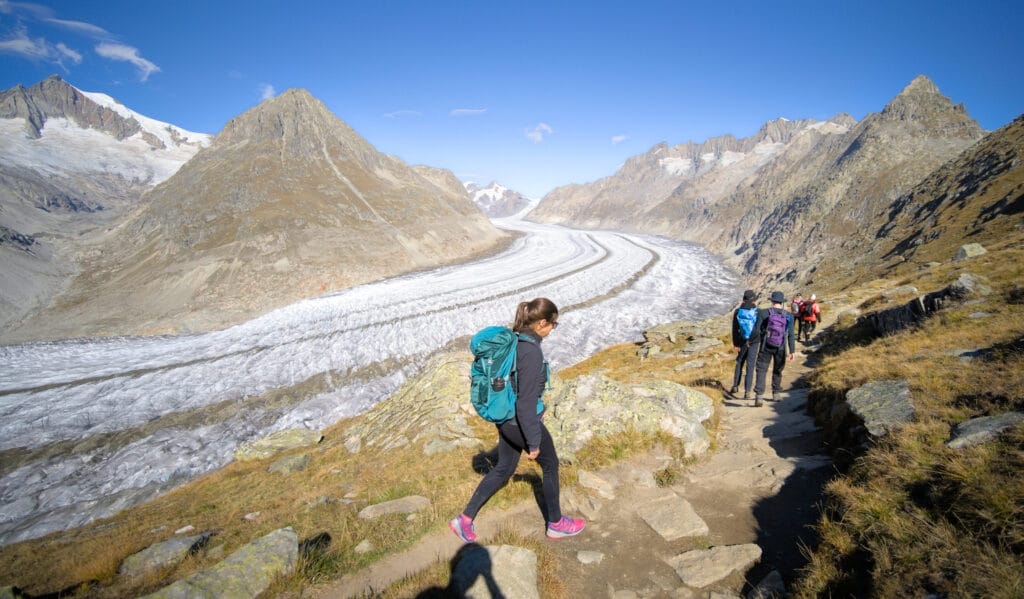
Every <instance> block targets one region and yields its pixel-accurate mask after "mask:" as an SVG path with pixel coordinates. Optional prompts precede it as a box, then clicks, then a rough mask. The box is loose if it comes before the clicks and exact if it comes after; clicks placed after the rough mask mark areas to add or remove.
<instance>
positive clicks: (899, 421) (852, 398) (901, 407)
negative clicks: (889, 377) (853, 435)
mask: <svg viewBox="0 0 1024 599" xmlns="http://www.w3.org/2000/svg"><path fill="white" fill-rule="evenodd" d="M846 402H847V403H848V404H849V405H850V411H851V412H852V413H853V414H855V415H856V416H858V417H859V418H860V419H861V420H862V421H863V422H864V426H865V427H866V428H867V430H868V433H870V434H871V435H872V436H874V437H884V436H885V435H887V434H888V433H889V432H891V431H893V430H896V429H899V428H901V427H902V426H903V425H905V424H907V423H909V422H911V421H912V420H913V418H914V402H913V400H912V399H911V397H910V387H909V385H908V383H907V381H905V380H893V381H874V382H870V383H867V384H866V385H862V386H860V387H857V388H856V389H851V390H849V391H847V393H846Z"/></svg>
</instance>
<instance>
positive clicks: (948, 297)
mask: <svg viewBox="0 0 1024 599" xmlns="http://www.w3.org/2000/svg"><path fill="white" fill-rule="evenodd" d="M913 291H914V292H916V291H917V290H916V289H914V290H913ZM990 293H992V289H991V288H990V287H989V286H988V285H986V284H985V282H984V280H983V279H982V278H981V277H978V276H977V275H973V274H970V273H964V274H962V275H960V277H959V278H958V279H957V280H956V281H954V282H953V283H952V284H951V285H949V286H948V287H946V288H945V289H940V290H939V291H934V292H932V293H928V294H925V295H921V296H918V297H915V298H914V299H912V300H910V301H909V302H907V303H906V304H903V305H902V306H896V307H895V308H888V309H885V310H879V311H877V312H872V313H870V314H866V315H865V316H863V319H864V322H865V323H867V324H868V325H869V326H870V327H871V329H872V330H873V331H874V332H875V333H876V334H878V335H891V334H893V333H898V332H900V331H902V330H904V329H906V328H908V327H911V326H915V325H917V324H919V323H921V322H923V321H924V320H926V319H927V318H928V317H930V316H931V315H932V314H934V313H936V312H938V311H939V310H942V309H943V308H945V307H947V306H948V305H949V304H950V302H962V301H964V300H966V299H968V298H971V297H975V296H985V295H988V294H990Z"/></svg>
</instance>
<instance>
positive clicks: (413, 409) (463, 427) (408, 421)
mask: <svg viewBox="0 0 1024 599" xmlns="http://www.w3.org/2000/svg"><path fill="white" fill-rule="evenodd" d="M471 362H472V356H471V355H470V353H469V352H448V353H442V354H438V355H436V356H434V357H433V358H432V359H431V360H430V362H429V363H428V364H427V365H426V366H425V367H424V368H423V369H422V370H421V373H420V374H419V375H418V376H416V377H414V378H412V379H410V380H409V381H407V382H406V384H405V385H403V386H402V388H401V389H399V390H398V391H397V392H395V393H394V394H393V395H392V396H391V397H389V398H388V399H387V400H385V401H383V402H381V403H379V404H377V406H375V407H374V409H373V410H370V411H369V412H368V413H367V414H365V415H364V416H363V418H361V419H360V420H359V422H357V423H356V424H354V425H353V426H351V427H350V428H349V429H348V430H347V431H346V432H345V439H344V444H345V448H346V449H348V450H349V451H350V452H352V453H358V452H360V451H362V450H363V449H365V448H377V449H387V448H394V447H401V446H404V445H409V444H414V445H422V446H423V450H424V453H437V452H439V451H450V450H452V449H455V448H456V447H464V446H477V445H479V446H483V443H484V442H483V440H479V439H476V436H475V434H474V432H473V429H472V427H471V426H470V424H469V423H470V421H471V419H474V420H479V418H480V416H478V415H477V413H476V411H475V410H473V406H472V404H470V403H469V366H470V364H471ZM492 441H493V439H492Z"/></svg>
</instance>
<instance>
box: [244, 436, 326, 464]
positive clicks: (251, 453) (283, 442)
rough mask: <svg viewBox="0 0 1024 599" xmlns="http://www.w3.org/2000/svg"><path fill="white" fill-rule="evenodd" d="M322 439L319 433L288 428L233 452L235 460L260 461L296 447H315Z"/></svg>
mask: <svg viewBox="0 0 1024 599" xmlns="http://www.w3.org/2000/svg"><path fill="white" fill-rule="evenodd" d="M323 438H324V436H323V434H321V433H320V431H311V430H308V429H304V428H290V429H286V430H283V431H277V432H276V433H273V434H271V435H268V436H266V437H263V438H262V439H256V440H255V441H249V442H248V443H244V444H242V446H241V447H239V448H238V450H237V451H235V459H236V460H239V461H247V460H262V459H264V458H269V457H271V456H272V455H274V454H276V453H278V452H281V451H285V450H288V449H295V448H296V447H309V446H312V445H316V444H317V443H319V442H320V441H322V440H323Z"/></svg>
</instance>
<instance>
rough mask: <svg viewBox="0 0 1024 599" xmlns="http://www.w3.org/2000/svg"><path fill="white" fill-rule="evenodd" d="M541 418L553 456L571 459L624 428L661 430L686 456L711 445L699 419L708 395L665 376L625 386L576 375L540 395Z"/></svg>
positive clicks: (707, 409)
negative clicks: (593, 440)
mask: <svg viewBox="0 0 1024 599" xmlns="http://www.w3.org/2000/svg"><path fill="white" fill-rule="evenodd" d="M545 401H546V402H547V403H548V405H549V406H550V409H549V414H550V415H549V416H548V417H547V419H546V420H545V424H546V425H547V428H548V430H549V431H550V432H551V436H552V437H553V438H554V441H555V447H557V448H558V454H559V457H560V458H562V459H564V460H568V461H572V460H573V459H575V455H576V452H577V451H579V450H580V449H581V448H582V447H583V446H584V445H585V444H586V442H587V441H588V440H589V439H590V438H592V437H594V436H600V435H610V434H613V433H618V432H622V431H624V430H627V429H630V428H632V429H634V430H638V431H647V432H656V431H664V432H666V433H668V434H670V435H672V436H673V437H675V438H676V439H679V441H680V442H681V443H682V445H683V448H684V450H685V451H686V454H687V455H690V456H695V455H700V454H702V453H704V452H705V451H707V449H708V448H709V447H710V445H711V440H710V437H709V436H708V432H707V430H706V429H705V428H704V426H703V424H702V423H703V422H704V421H705V420H707V419H709V418H710V417H711V414H712V409H713V408H712V406H713V402H712V400H711V398H710V397H708V396H707V395H705V394H704V393H701V392H700V391H697V390H696V389H691V388H689V387H684V386H683V385H679V384H676V383H672V382H669V381H655V382H650V383H644V384H638V385H626V384H623V383H619V382H617V381H615V380H612V379H610V378H608V377H606V376H602V375H600V374H587V375H583V376H580V377H578V378H576V379H573V380H572V381H569V382H568V383H565V384H563V385H561V386H560V387H558V388H556V390H555V391H554V392H550V396H545Z"/></svg>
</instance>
